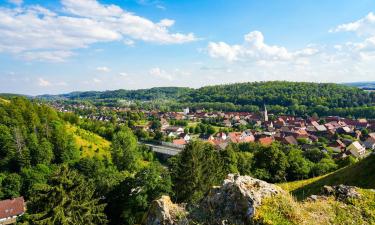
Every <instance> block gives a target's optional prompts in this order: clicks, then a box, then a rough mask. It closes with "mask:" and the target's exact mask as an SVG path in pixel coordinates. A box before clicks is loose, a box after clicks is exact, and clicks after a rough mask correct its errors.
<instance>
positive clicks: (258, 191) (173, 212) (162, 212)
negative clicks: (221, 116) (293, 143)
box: [144, 174, 284, 225]
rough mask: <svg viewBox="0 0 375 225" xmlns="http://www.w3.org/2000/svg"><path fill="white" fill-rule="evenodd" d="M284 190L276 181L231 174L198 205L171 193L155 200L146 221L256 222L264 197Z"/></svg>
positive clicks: (164, 224) (161, 224) (181, 224)
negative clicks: (185, 203)
mask: <svg viewBox="0 0 375 225" xmlns="http://www.w3.org/2000/svg"><path fill="white" fill-rule="evenodd" d="M281 193H284V191H283V190H282V189H281V188H280V187H278V186H276V185H273V184H269V183H267V182H265V181H262V180H258V179H255V178H252V177H250V176H238V175H233V174H229V175H228V177H227V179H225V180H224V183H223V185H222V186H218V187H213V188H212V189H211V190H210V191H209V193H208V194H207V195H206V196H205V197H204V198H203V200H202V201H201V202H200V203H199V204H198V205H192V206H190V207H189V213H187V211H186V209H185V207H184V206H183V205H178V204H173V203H172V202H171V200H170V198H169V197H168V196H163V197H162V198H161V199H159V200H157V201H154V202H153V204H152V206H151V208H150V210H149V212H148V214H147V216H146V219H145V222H144V224H146V225H185V224H210V225H216V224H218V225H219V224H220V225H226V224H228V225H229V224H230V225H232V224H236V225H241V224H252V218H253V216H254V214H255V210H256V208H257V207H258V206H260V205H261V204H262V200H263V199H264V198H266V197H271V196H274V195H277V194H281Z"/></svg>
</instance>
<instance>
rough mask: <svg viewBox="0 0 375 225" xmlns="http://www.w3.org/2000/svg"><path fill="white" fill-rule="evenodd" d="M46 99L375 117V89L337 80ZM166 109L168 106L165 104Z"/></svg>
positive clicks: (60, 96) (220, 86)
mask: <svg viewBox="0 0 375 225" xmlns="http://www.w3.org/2000/svg"><path fill="white" fill-rule="evenodd" d="M38 97H39V98H43V99H49V100H51V99H52V100H54V99H65V100H91V101H94V102H96V103H99V102H100V104H111V105H114V104H116V103H118V100H123V99H124V100H140V101H150V100H159V99H162V100H169V101H163V103H162V105H160V104H159V107H160V106H171V107H170V109H174V110H180V109H181V108H182V107H191V108H200V109H201V108H205V109H212V110H223V111H251V112H257V111H259V110H261V109H262V108H263V105H267V109H268V111H270V112H271V113H276V114H295V115H306V114H309V115H311V114H313V113H317V114H318V115H319V116H327V115H337V116H354V117H366V118H375V92H368V91H364V90H362V89H360V88H357V87H351V86H347V85H341V84H333V83H307V82H287V81H268V82H252V83H235V84H226V85H215V86H206V87H202V88H198V89H192V88H179V87H162V88H151V89H142V90H116V91H105V92H74V93H70V94H64V95H58V96H38ZM164 108H165V107H164Z"/></svg>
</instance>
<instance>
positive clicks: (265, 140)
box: [258, 137, 273, 146]
mask: <svg viewBox="0 0 375 225" xmlns="http://www.w3.org/2000/svg"><path fill="white" fill-rule="evenodd" d="M258 141H259V143H260V144H261V145H264V146H268V145H271V144H272V142H273V138H272V137H262V138H259V140H258Z"/></svg>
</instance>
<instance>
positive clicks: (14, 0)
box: [8, 0, 23, 6]
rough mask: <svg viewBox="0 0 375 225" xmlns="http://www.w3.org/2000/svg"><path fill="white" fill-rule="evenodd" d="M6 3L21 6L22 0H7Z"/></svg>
mask: <svg viewBox="0 0 375 225" xmlns="http://www.w3.org/2000/svg"><path fill="white" fill-rule="evenodd" d="M8 2H10V3H12V4H15V5H18V6H20V5H22V4H23V0H8Z"/></svg>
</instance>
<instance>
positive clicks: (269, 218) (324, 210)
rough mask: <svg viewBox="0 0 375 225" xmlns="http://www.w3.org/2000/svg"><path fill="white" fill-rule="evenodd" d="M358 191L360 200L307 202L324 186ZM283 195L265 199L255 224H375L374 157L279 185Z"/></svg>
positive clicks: (319, 199) (327, 198)
mask: <svg viewBox="0 0 375 225" xmlns="http://www.w3.org/2000/svg"><path fill="white" fill-rule="evenodd" d="M338 184H346V185H353V186H357V187H359V189H358V192H359V193H360V194H361V197H360V198H359V199H349V200H348V201H347V202H340V201H337V200H336V199H335V198H334V197H333V196H331V197H325V198H324V197H323V198H318V200H316V201H311V200H306V197H308V196H311V195H312V194H319V193H320V192H321V189H322V187H323V186H324V185H338ZM278 185H279V186H280V187H281V188H283V189H284V190H285V191H287V192H286V193H283V194H280V195H278V196H274V197H271V198H267V199H264V200H263V202H262V205H261V206H260V207H259V208H258V209H257V210H256V214H255V221H256V222H255V224H375V191H374V190H373V188H375V155H370V156H369V157H367V158H365V159H363V160H361V161H360V162H358V163H356V164H354V165H351V166H348V167H345V168H342V169H340V170H337V171H335V172H333V173H330V174H326V175H324V176H320V177H315V178H311V179H307V180H301V181H294V182H289V183H282V184H278Z"/></svg>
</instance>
